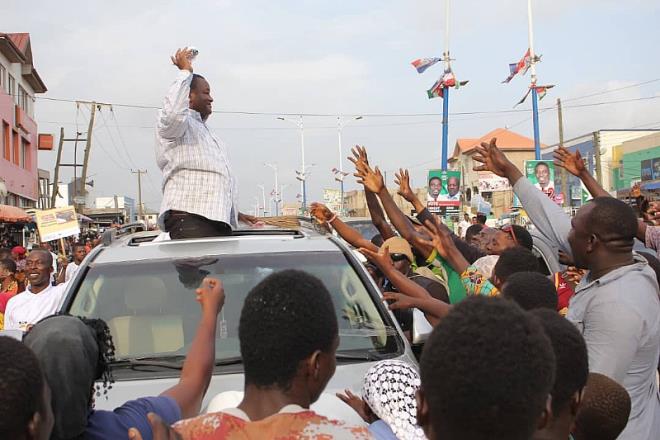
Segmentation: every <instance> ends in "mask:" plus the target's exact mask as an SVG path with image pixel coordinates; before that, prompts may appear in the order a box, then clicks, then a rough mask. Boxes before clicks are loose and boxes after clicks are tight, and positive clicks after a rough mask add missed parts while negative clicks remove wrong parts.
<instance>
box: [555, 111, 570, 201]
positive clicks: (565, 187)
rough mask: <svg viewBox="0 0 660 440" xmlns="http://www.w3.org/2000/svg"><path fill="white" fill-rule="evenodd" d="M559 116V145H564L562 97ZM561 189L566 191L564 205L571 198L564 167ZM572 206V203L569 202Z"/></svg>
mask: <svg viewBox="0 0 660 440" xmlns="http://www.w3.org/2000/svg"><path fill="white" fill-rule="evenodd" d="M557 118H558V119H559V146H560V147H563V146H564V116H563V113H562V110H561V99H560V98H557ZM561 190H562V191H563V192H564V206H566V205H567V202H568V201H569V200H571V194H570V189H569V188H568V176H567V174H566V170H565V169H564V168H562V169H561ZM569 206H570V203H569Z"/></svg>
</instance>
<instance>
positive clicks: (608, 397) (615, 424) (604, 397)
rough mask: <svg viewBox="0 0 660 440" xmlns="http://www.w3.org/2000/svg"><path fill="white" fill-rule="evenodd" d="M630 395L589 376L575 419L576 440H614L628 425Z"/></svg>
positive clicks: (611, 383)
mask: <svg viewBox="0 0 660 440" xmlns="http://www.w3.org/2000/svg"><path fill="white" fill-rule="evenodd" d="M630 405H631V403H630V395H629V394H628V392H627V391H626V389H625V388H624V387H623V386H621V385H619V384H618V383H617V382H616V381H615V380H613V379H610V378H609V377H607V376H605V375H603V374H599V373H589V379H587V387H586V388H585V390H584V398H583V399H582V405H581V406H580V409H579V410H578V414H577V418H576V419H575V428H574V429H573V437H574V438H575V440H615V439H616V438H617V437H619V434H621V432H622V431H623V430H624V428H625V427H626V425H627V424H628V417H629V416H630Z"/></svg>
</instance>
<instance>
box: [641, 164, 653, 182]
mask: <svg viewBox="0 0 660 440" xmlns="http://www.w3.org/2000/svg"><path fill="white" fill-rule="evenodd" d="M641 168H642V170H641V176H642V182H645V181H647V180H653V178H654V177H653V159H647V160H643V161H642V162H641Z"/></svg>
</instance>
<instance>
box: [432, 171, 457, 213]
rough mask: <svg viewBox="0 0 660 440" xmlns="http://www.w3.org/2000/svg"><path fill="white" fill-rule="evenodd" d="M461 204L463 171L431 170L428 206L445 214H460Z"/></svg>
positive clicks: (433, 211) (436, 211)
mask: <svg viewBox="0 0 660 440" xmlns="http://www.w3.org/2000/svg"><path fill="white" fill-rule="evenodd" d="M460 206H461V172H460V171H442V170H429V173H428V192H427V194H426V207H427V209H428V210H429V212H432V213H434V214H441V215H443V216H451V215H458V214H459V212H460Z"/></svg>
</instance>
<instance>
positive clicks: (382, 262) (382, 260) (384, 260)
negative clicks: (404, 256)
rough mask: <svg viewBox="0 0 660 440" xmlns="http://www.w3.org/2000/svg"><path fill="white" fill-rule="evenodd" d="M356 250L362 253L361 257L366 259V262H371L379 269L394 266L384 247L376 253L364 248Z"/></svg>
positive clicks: (387, 250) (388, 251) (388, 252)
mask: <svg viewBox="0 0 660 440" xmlns="http://www.w3.org/2000/svg"><path fill="white" fill-rule="evenodd" d="M358 250H359V251H360V253H362V255H364V256H365V257H367V260H369V261H371V262H372V263H374V264H375V265H376V266H378V267H379V268H381V269H383V268H384V267H389V266H394V262H393V261H392V257H390V250H389V248H387V247H385V246H382V247H381V248H380V249H379V250H378V252H374V251H372V250H370V249H366V248H360V249H358Z"/></svg>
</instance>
